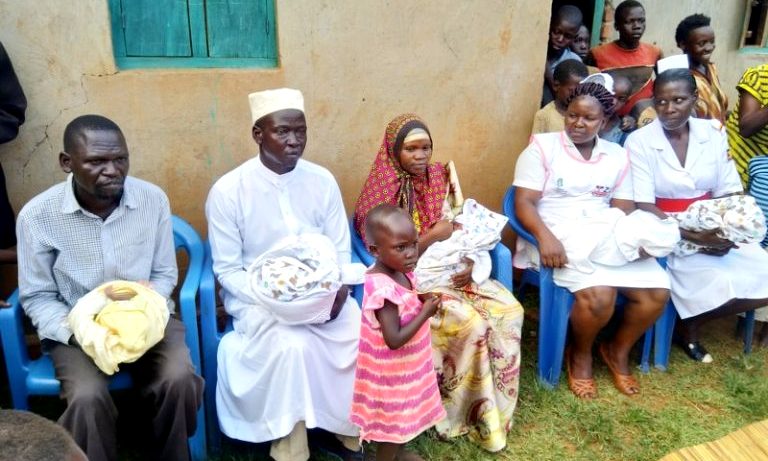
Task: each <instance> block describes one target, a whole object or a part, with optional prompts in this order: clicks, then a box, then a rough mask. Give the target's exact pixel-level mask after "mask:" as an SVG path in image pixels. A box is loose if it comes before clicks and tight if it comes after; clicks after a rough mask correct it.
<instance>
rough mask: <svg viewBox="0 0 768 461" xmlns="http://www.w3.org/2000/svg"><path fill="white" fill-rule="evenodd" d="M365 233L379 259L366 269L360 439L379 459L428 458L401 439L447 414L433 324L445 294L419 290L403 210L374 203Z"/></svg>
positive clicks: (356, 417)
mask: <svg viewBox="0 0 768 461" xmlns="http://www.w3.org/2000/svg"><path fill="white" fill-rule="evenodd" d="M365 234H366V241H367V242H369V243H370V245H369V247H368V249H369V251H370V252H371V254H372V255H374V256H375V257H376V263H375V264H374V265H373V267H372V268H371V269H369V270H368V272H367V273H366V274H365V285H364V297H363V306H362V323H361V327H360V349H359V354H358V358H357V369H356V372H355V386H354V395H353V399H352V411H351V416H350V420H351V421H352V422H353V423H354V424H355V425H357V426H359V427H360V439H361V440H363V441H368V442H377V443H378V447H377V449H376V460H377V461H392V460H394V459H398V460H401V461H423V458H421V457H420V456H419V455H417V454H415V453H412V452H408V451H406V450H405V448H404V445H405V443H407V442H408V441H410V440H412V439H414V438H415V437H416V436H418V435H419V434H420V433H422V432H423V431H425V430H426V429H428V428H430V427H432V426H434V425H435V424H436V423H438V422H439V421H440V420H442V419H443V418H445V416H446V413H445V410H444V409H443V405H442V402H441V400H440V392H439V390H438V387H437V377H436V374H435V370H434V365H433V362H432V343H431V336H430V327H429V319H430V318H431V317H432V316H433V315H435V314H436V313H437V312H438V310H439V309H440V306H441V299H440V295H438V294H435V293H427V294H418V293H417V292H416V291H415V287H416V280H415V278H414V276H413V270H414V268H415V267H416V261H417V260H418V256H419V251H418V241H419V237H418V233H417V232H416V227H415V226H414V225H413V222H412V221H411V218H410V216H408V214H407V213H406V212H405V211H403V210H402V209H401V208H399V207H396V206H393V205H379V206H377V207H376V208H374V209H373V210H371V212H370V213H369V214H368V217H367V219H366V223H365Z"/></svg>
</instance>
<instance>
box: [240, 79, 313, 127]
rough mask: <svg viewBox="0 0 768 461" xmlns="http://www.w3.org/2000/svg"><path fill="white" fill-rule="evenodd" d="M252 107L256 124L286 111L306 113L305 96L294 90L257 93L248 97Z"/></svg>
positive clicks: (281, 89)
mask: <svg viewBox="0 0 768 461" xmlns="http://www.w3.org/2000/svg"><path fill="white" fill-rule="evenodd" d="M248 102H249V103H250V105H251V122H252V123H256V121H257V120H259V119H260V118H261V117H264V116H265V115H269V114H271V113H273V112H277V111H279V110H285V109H296V110H300V111H302V112H304V96H303V95H302V94H301V91H299V90H294V89H292V88H278V89H276V90H264V91H257V92H256V93H251V94H249V95H248Z"/></svg>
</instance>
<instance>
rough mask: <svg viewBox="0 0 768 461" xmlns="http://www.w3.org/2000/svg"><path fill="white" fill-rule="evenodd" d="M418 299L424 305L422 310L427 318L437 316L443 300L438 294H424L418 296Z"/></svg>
mask: <svg viewBox="0 0 768 461" xmlns="http://www.w3.org/2000/svg"><path fill="white" fill-rule="evenodd" d="M419 299H421V300H422V302H423V303H424V305H423V306H422V309H423V310H424V311H426V313H427V315H428V316H429V317H432V316H433V315H435V314H437V311H438V310H440V308H441V307H443V298H442V297H441V296H440V294H439V293H424V294H421V295H419Z"/></svg>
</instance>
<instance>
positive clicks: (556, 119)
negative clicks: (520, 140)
mask: <svg viewBox="0 0 768 461" xmlns="http://www.w3.org/2000/svg"><path fill="white" fill-rule="evenodd" d="M587 75H589V72H588V71H587V66H585V65H584V64H582V63H581V61H577V60H575V59H568V60H566V61H563V62H561V63H560V64H558V65H557V67H555V72H554V74H553V78H552V89H553V91H554V95H555V99H554V100H553V101H551V102H550V103H549V104H547V105H546V106H544V107H542V108H541V109H539V110H538V111H537V112H536V115H534V117H533V128H531V133H532V134H537V133H553V132H556V131H563V130H564V129H565V120H564V118H563V117H564V116H565V110H566V109H567V108H568V107H567V105H566V103H565V102H566V101H567V100H568V97H569V96H570V95H571V91H572V90H573V89H574V88H576V86H578V84H579V82H580V81H582V80H584V79H585V78H586V77H587Z"/></svg>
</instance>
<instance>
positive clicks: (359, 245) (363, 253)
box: [349, 218, 376, 266]
mask: <svg viewBox="0 0 768 461" xmlns="http://www.w3.org/2000/svg"><path fill="white" fill-rule="evenodd" d="M349 237H350V240H351V241H352V251H353V252H354V253H355V254H357V257H358V258H360V262H362V263H363V264H365V265H366V266H370V265H371V264H373V263H374V262H376V259H375V258H374V257H373V255H371V254H370V253H368V249H367V248H366V247H365V242H364V241H363V238H362V237H360V234H358V233H357V229H355V220H354V218H350V219H349Z"/></svg>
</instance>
